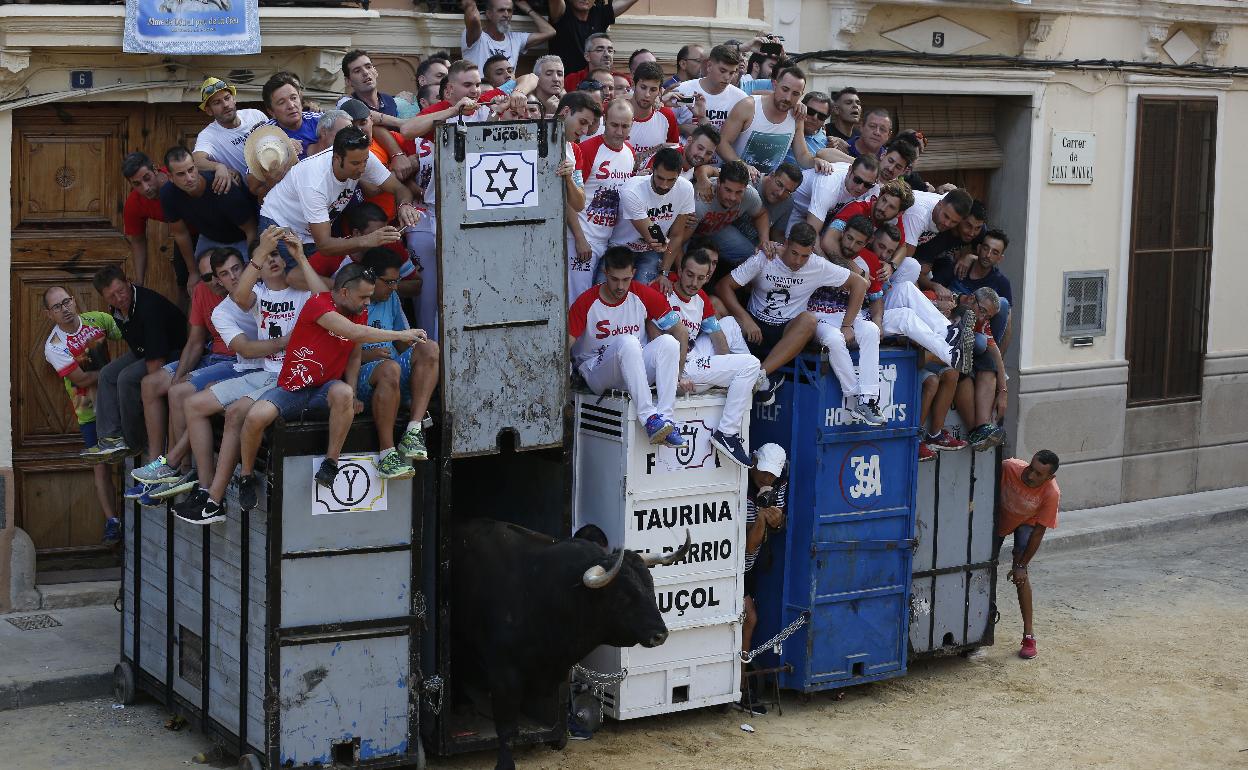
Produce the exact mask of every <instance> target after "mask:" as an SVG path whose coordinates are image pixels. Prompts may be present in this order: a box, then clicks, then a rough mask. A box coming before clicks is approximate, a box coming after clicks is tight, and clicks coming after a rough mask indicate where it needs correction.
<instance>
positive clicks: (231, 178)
mask: <svg viewBox="0 0 1248 770" xmlns="http://www.w3.org/2000/svg"><path fill="white" fill-rule="evenodd" d="M237 96H238V91H237V90H236V89H235V88H234V86H232V85H230V84H229V83H227V82H225V81H224V80H221V79H220V78H207V79H205V80H204V82H203V85H201V86H200V87H199V108H200V109H201V110H203V111H204V112H206V113H208V114H209V115H211V116H212V122H211V123H209V124H208V125H207V126H206V127H205V128H204V130H203V131H200V132H199V136H198V137H196V138H195V152H194V157H195V165H196V166H198V167H199V168H200V169H201V170H203V171H211V172H213V180H212V191H213V192H215V193H217V194H218V195H220V194H224V193H225V192H227V191H228V190H229V189H230V185H232V184H242V180H243V175H245V174H246V173H247V161H246V158H245V157H244V155H243V145H244V144H246V142H247V135H248V134H250V133H251V130H252V129H253V128H255V127H256V126H258V125H260V124H261V123H264V122H265V121H266V120H268V116H267V115H265V114H264V113H263V112H261V111H260V110H246V109H244V110H240V109H238V107H237V106H236V105H235V103H234V100H235V97H237Z"/></svg>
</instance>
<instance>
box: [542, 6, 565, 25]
mask: <svg viewBox="0 0 1248 770" xmlns="http://www.w3.org/2000/svg"><path fill="white" fill-rule="evenodd" d="M546 10H548V11H550V23H551V24H555V23H557V22H558V21H559V20H560V19H561V18H563V14H564V12H565V11H567V10H568V6H567V4H566V3H564V0H550V2H549V3H547V4H546Z"/></svg>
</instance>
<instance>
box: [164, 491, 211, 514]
mask: <svg viewBox="0 0 1248 770" xmlns="http://www.w3.org/2000/svg"><path fill="white" fill-rule="evenodd" d="M206 502H208V490H206V489H204V488H203V487H200V488H198V489H196V490H195V491H194V492H192V493H191V494H189V495H187V497H186V499H185V500H183V501H182V502H180V503H174V504H173V506H172V507H173V515H175V516H177V517H179V518H185V516H183V514H185V515H186V516H190V515H192V514H193V513H198V511H199V510H200V509H201V508H203V507H204V503H206ZM188 521H189V519H188Z"/></svg>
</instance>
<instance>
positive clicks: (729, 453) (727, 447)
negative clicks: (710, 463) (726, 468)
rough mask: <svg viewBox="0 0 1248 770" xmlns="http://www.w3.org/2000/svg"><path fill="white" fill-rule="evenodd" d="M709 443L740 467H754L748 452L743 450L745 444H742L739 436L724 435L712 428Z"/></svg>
mask: <svg viewBox="0 0 1248 770" xmlns="http://www.w3.org/2000/svg"><path fill="white" fill-rule="evenodd" d="M711 443H712V444H714V445H715V448H716V449H718V450H719V451H720V454H722V455H723V456H724V457H727V458H728V459H729V460H732V461H733V462H734V463H736V464H737V465H740V466H741V467H742V468H753V467H754V463H753V461H752V460H751V459H750V453H749V452H747V451H745V446H744V445H742V443H741V437H740V436H725V435H724V434H723V433H720V432H719V431H717V430H714V431H711Z"/></svg>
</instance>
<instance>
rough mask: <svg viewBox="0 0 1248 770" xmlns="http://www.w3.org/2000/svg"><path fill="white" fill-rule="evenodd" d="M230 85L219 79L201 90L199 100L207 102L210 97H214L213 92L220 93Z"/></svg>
mask: <svg viewBox="0 0 1248 770" xmlns="http://www.w3.org/2000/svg"><path fill="white" fill-rule="evenodd" d="M229 87H230V84H229V83H224V82H222V81H220V80H218V81H217V82H216V83H213V84H212V85H210V86H208V87H207V88H205V89H204V90H202V91H200V92H199V100H200V101H202V102H206V101H208V99H209V98H210V97H212V95H213V94H216V93H220V92H221V91H224V90H225V89H227V88H229Z"/></svg>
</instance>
